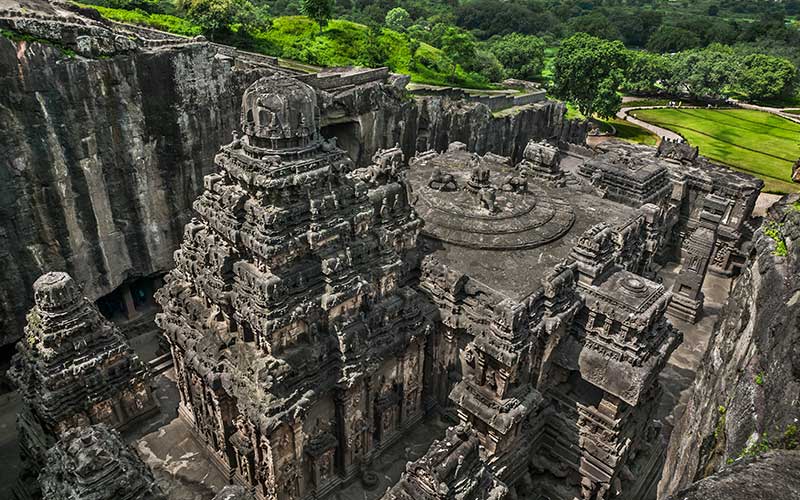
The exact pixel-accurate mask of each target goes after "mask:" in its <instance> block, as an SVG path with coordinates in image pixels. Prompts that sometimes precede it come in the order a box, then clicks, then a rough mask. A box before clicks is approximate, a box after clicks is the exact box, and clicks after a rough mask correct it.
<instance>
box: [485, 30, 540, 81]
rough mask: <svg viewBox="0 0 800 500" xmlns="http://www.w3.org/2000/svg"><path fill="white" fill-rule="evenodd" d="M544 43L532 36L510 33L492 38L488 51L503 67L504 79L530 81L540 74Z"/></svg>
mask: <svg viewBox="0 0 800 500" xmlns="http://www.w3.org/2000/svg"><path fill="white" fill-rule="evenodd" d="M544 49H545V43H544V41H543V40H542V39H541V38H538V37H535V36H533V35H523V34H520V33H511V34H508V35H505V36H501V37H494V38H492V39H491V40H490V41H489V50H490V51H491V52H492V53H493V54H494V55H495V56H497V59H498V60H499V61H500V63H501V64H502V65H503V66H504V67H505V75H506V78H519V79H522V80H531V79H533V78H537V77H538V76H539V75H541V73H542V68H543V67H544Z"/></svg>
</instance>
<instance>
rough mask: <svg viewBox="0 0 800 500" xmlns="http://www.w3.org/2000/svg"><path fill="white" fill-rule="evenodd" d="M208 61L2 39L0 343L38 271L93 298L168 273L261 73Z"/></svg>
mask: <svg viewBox="0 0 800 500" xmlns="http://www.w3.org/2000/svg"><path fill="white" fill-rule="evenodd" d="M53 36H56V35H53ZM217 53H218V51H217V49H216V48H215V47H214V46H212V45H210V44H208V43H191V44H184V45H181V46H177V47H173V48H163V49H152V50H137V51H133V52H126V53H124V54H115V55H114V56H113V57H109V58H102V59H94V58H84V57H80V56H78V57H67V56H65V55H64V53H63V52H62V50H61V49H60V48H59V47H58V46H55V45H49V44H46V43H31V42H26V41H13V40H11V39H8V38H4V37H2V36H0V87H2V89H3V92H1V93H0V123H2V124H3V134H2V135H0V157H2V160H0V164H1V165H2V167H0V262H2V266H0V283H2V284H1V285H0V318H2V319H0V325H1V326H2V328H0V329H2V333H0V344H7V343H10V342H13V341H15V340H16V339H17V338H19V333H20V332H21V330H22V325H23V324H24V313H25V311H26V310H27V308H28V307H29V306H30V304H31V301H32V297H31V296H30V295H29V294H28V293H26V292H25V291H27V290H30V287H31V285H32V283H33V281H34V280H35V279H36V277H38V276H39V275H40V274H42V273H43V272H46V271H48V270H51V269H64V270H66V271H68V272H69V273H70V274H72V275H73V276H74V277H75V278H76V279H77V280H78V281H79V282H80V283H82V284H83V285H84V293H86V295H87V296H89V297H91V298H92V299H97V298H99V297H100V296H102V295H105V294H107V293H109V292H111V291H112V290H114V289H115V288H116V287H118V286H119V285H120V284H121V283H122V282H123V281H125V280H126V279H130V278H133V277H141V276H149V275H152V274H155V273H163V272H165V271H167V270H169V269H170V268H172V266H173V265H174V262H173V260H172V252H173V251H174V249H175V248H177V246H178V242H179V241H180V238H181V235H182V231H183V226H184V224H186V222H188V221H189V218H190V217H191V216H190V204H191V201H192V200H193V199H194V198H195V196H196V195H197V194H198V193H199V192H200V190H201V189H202V178H203V175H205V174H206V173H208V172H209V171H210V170H209V165H210V164H211V159H212V158H213V156H214V153H215V151H216V149H217V145H218V144H220V143H221V142H223V141H225V140H226V139H228V138H229V137H230V132H231V130H233V129H234V128H235V125H236V123H237V121H238V118H239V103H240V98H241V93H242V92H243V90H244V88H245V87H246V86H247V85H249V84H250V83H252V81H254V80H255V79H256V78H257V77H258V76H259V74H258V72H256V73H255V74H253V73H251V72H248V71H243V70H242V71H240V70H237V69H236V68H235V67H233V63H232V60H230V59H226V58H219V57H215V56H216V54H217ZM262 74H264V73H263V72H262ZM53 82H58V85H55V84H54V83H53Z"/></svg>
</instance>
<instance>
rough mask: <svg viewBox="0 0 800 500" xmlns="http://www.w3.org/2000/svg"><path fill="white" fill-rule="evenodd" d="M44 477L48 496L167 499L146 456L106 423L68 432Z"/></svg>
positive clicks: (97, 499)
mask: <svg viewBox="0 0 800 500" xmlns="http://www.w3.org/2000/svg"><path fill="white" fill-rule="evenodd" d="M40 481H41V483H42V494H43V496H44V498H46V499H47V500H166V497H165V496H164V495H163V494H162V493H161V490H160V489H159V487H158V486H157V485H156V481H155V479H154V478H153V474H152V472H150V470H149V469H148V468H147V466H146V465H145V464H144V462H142V459H141V458H139V456H138V455H136V453H134V451H133V450H132V449H131V448H130V447H129V446H128V445H126V444H125V443H124V442H123V441H122V436H120V435H119V433H118V432H117V431H115V430H114V429H112V428H110V427H107V426H106V425H103V424H97V425H92V426H89V427H79V428H76V429H72V430H69V431H67V432H65V433H64V434H63V435H62V436H61V439H60V440H59V441H58V443H57V444H56V445H55V446H53V448H51V449H50V451H49V452H48V453H47V465H46V466H45V467H44V469H43V470H42V473H41V475H40Z"/></svg>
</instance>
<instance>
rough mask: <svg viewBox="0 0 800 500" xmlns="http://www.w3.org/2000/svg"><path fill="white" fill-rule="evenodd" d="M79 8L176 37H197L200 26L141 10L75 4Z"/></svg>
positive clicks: (173, 17) (184, 20)
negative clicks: (165, 32) (172, 34)
mask: <svg viewBox="0 0 800 500" xmlns="http://www.w3.org/2000/svg"><path fill="white" fill-rule="evenodd" d="M75 5H79V6H81V7H86V8H90V9H95V10H96V11H97V12H99V13H100V15H101V16H103V17H105V18H106V19H111V20H112V21H118V22H120V23H128V24H138V25H140V26H147V27H150V28H155V29H157V30H161V31H169V32H170V33H175V34H176V35H183V36H197V35H199V34H200V26H197V25H196V24H192V23H191V22H189V21H187V20H186V19H181V18H180V17H175V16H170V15H167V14H148V13H147V12H145V11H143V10H139V9H137V10H124V9H110V8H108V7H101V6H99V5H86V4H82V3H77V2H76V3H75Z"/></svg>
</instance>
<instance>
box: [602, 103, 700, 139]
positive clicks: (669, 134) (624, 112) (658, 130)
mask: <svg viewBox="0 0 800 500" xmlns="http://www.w3.org/2000/svg"><path fill="white" fill-rule="evenodd" d="M666 107H667V106H634V107H630V108H622V109H620V110H619V111H618V112H617V118H619V119H620V120H625V121H628V122H631V123H633V124H634V125H638V126H640V127H642V128H643V129H645V130H649V131H650V132H652V133H654V134H656V135H657V136H658V137H661V138H665V139H670V140H673V141H681V142H683V141H684V140H685V139H684V138H683V137H682V136H681V135H680V134H676V133H675V132H673V131H672V130H669V129H666V128H663V127H659V126H658V125H653V124H652V123H647V122H646V121H642V120H638V119H636V118H634V117H633V116H631V115H630V114H628V112H629V111H636V110H637V109H661V108H666Z"/></svg>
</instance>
